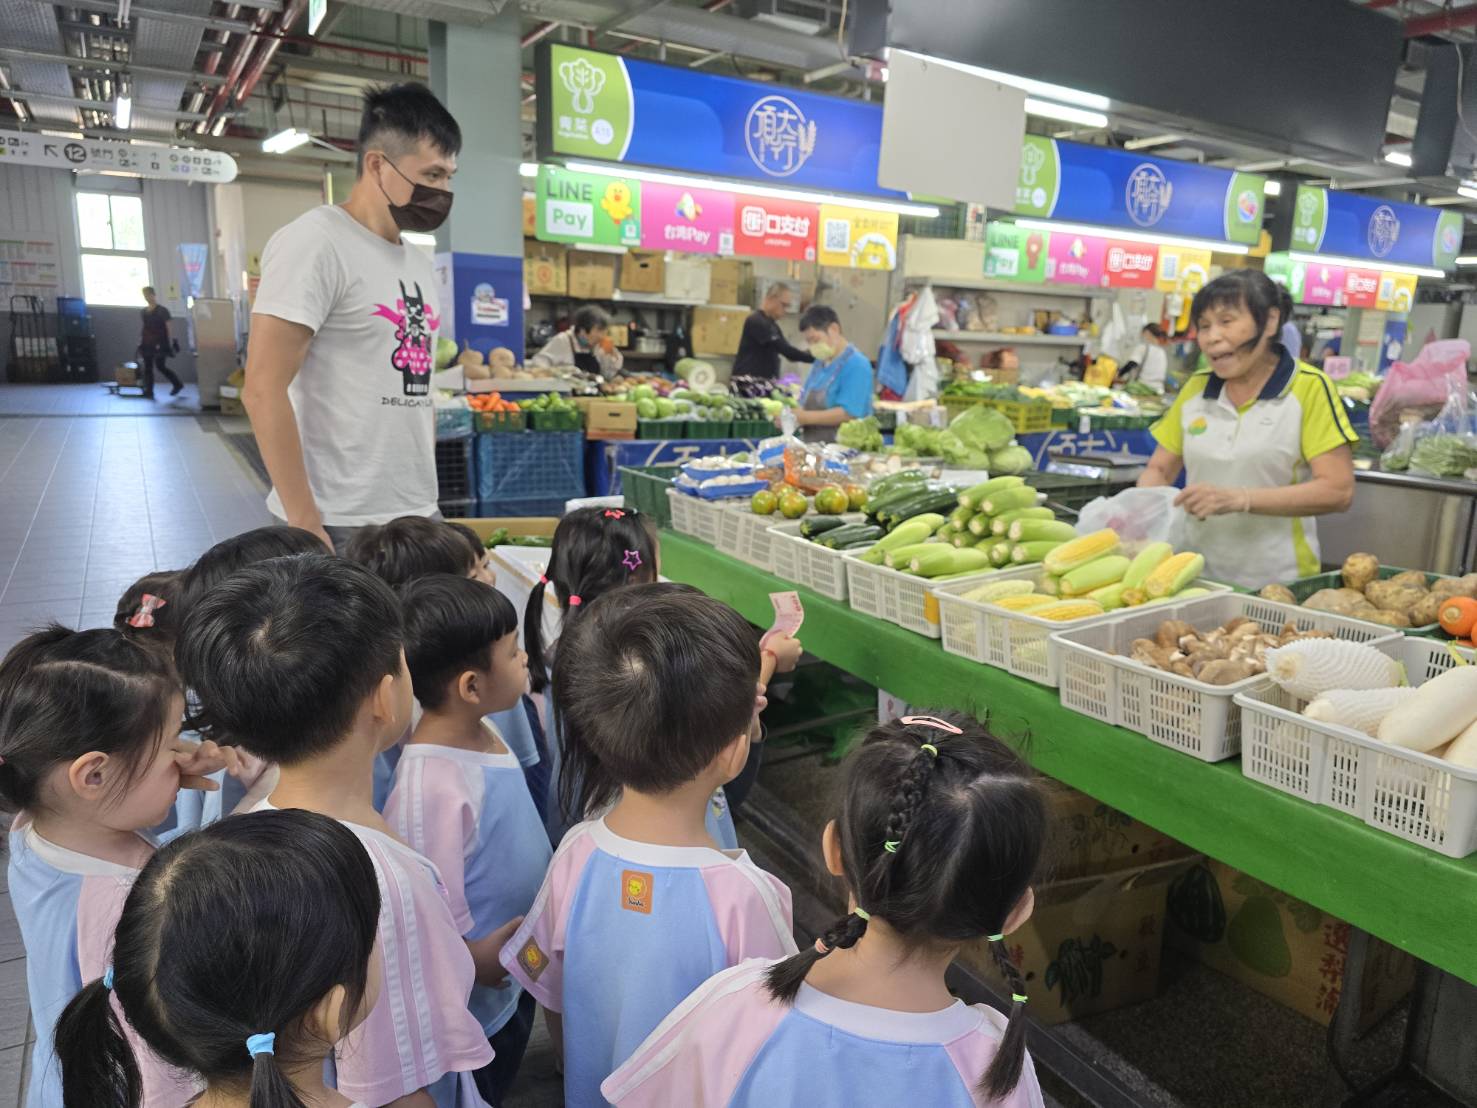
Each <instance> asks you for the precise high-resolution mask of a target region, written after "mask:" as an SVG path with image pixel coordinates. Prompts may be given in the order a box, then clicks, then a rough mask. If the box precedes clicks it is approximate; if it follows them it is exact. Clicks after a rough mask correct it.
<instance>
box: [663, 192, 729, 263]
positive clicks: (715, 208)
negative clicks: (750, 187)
mask: <svg viewBox="0 0 1477 1108" xmlns="http://www.w3.org/2000/svg"><path fill="white" fill-rule="evenodd" d="M733 201H734V196H733V193H731V192H719V191H717V190H716V189H695V188H684V187H682V186H681V185H660V184H654V183H652V182H651V181H647V182H645V183H644V184H643V185H642V188H641V248H642V249H643V250H680V251H682V252H684V253H687V254H732V253H733Z"/></svg>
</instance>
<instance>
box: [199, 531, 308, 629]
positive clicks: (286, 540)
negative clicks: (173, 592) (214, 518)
mask: <svg viewBox="0 0 1477 1108" xmlns="http://www.w3.org/2000/svg"><path fill="white" fill-rule="evenodd" d="M326 553H328V548H327V547H326V546H324V545H323V540H322V539H320V538H319V537H318V536H317V535H315V534H313V532H311V531H305V530H303V529H302V528H301V527H285V526H283V525H281V524H272V525H270V526H267V527H258V528H256V529H255V530H253V531H243V532H241V534H239V535H232V536H231V537H230V538H228V539H222V540H221V541H220V542H218V543H216V544H215V545H214V546H212V547H211V548H210V549H209V550H207V551H206V552H205V553H204V554H202V555H200V557H199V558H198V559H197V560H196V562H195V564H194V565H192V566H191V567H190V568H189V569H187V570H185V572H184V573H183V574H182V575H181V577H180V582H179V590H178V591H179V601H178V607H177V608H176V610H175V613H174V616H173V625H174V626H175V627H176V628H178V627H179V625H180V622H181V621H182V620H183V619H184V613H185V612H186V611H188V610H189V608H190V605H191V604H193V603H195V601H197V600H199V599H200V598H201V597H202V596H204V595H205V594H207V593H208V592H210V590H211V589H213V588H215V587H216V586H217V585H219V584H220V583H221V582H222V581H224V580H225V579H226V578H227V577H229V576H231V574H233V573H235V572H236V571H237V570H238V569H245V568H246V567H247V566H249V565H255V564H256V563H257V562H265V561H266V560H267V559H268V558H285V557H288V556H290V555H293V554H326Z"/></svg>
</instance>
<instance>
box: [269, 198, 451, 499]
mask: <svg viewBox="0 0 1477 1108" xmlns="http://www.w3.org/2000/svg"><path fill="white" fill-rule="evenodd" d="M252 311H253V312H254V313H256V314H259V315H271V316H276V317H277V318H279V319H285V320H287V321H288V322H290V323H300V324H302V325H303V326H304V327H310V328H312V330H313V341H312V342H311V343H310V344H309V346H308V353H307V356H306V357H305V358H304V359H303V367H302V369H301V371H300V372H299V373H298V375H297V377H296V378H294V379H293V382H292V385H291V386H290V387H289V388H288V396H289V397H290V398H291V400H292V408H293V411H294V412H295V413H296V414H297V425H298V432H299V434H300V435H301V437H302V444H303V464H304V466H305V467H306V469H307V472H308V485H309V487H310V488H311V489H312V490H313V498H314V499H315V500H316V501H317V502H318V509H319V511H320V512H321V513H322V514H323V522H324V523H325V524H329V525H331V526H337V527H358V526H362V525H363V524H367V523H385V522H387V521H389V520H392V519H394V518H395V517H397V516H403V515H418V516H428V515H431V514H432V513H433V512H435V511H436V445H435V444H436V413H435V408H434V407H433V400H432V396H431V362H432V358H433V354H434V349H435V341H436V333H437V332H438V331H439V330H440V327H441V316H440V311H439V307H438V305H437V303H436V287H435V283H434V277H433V274H432V270H431V259H430V258H429V257H428V256H427V255H426V254H425V252H424V251H422V250H420V249H418V248H417V247H414V246H409V245H405V244H403V243H400V244H397V243H390V242H386V241H385V240H384V239H382V238H380V237H379V236H378V235H376V234H375V233H374V232H372V231H370V230H369V229H368V228H367V227H365V226H363V225H362V224H361V223H359V222H358V221H357V220H355V219H354V217H353V216H351V215H349V213H348V212H346V211H344V210H343V209H342V208H338V207H334V206H331V205H327V204H325V205H323V206H322V207H318V208H314V209H313V210H312V211H310V212H306V213H304V214H303V215H301V216H299V217H298V218H297V219H295V220H293V221H292V222H291V223H289V224H288V225H287V226H285V227H283V228H282V229H281V230H279V231H278V232H277V233H276V234H275V235H273V236H272V238H271V240H270V241H269V242H268V243H267V248H266V250H265V251H264V252H263V254H262V280H261V287H260V290H259V291H258V292H257V297H256V305H255V307H254V308H253V309H252ZM267 508H268V510H269V511H271V512H272V514H273V515H275V516H277V517H279V518H286V515H287V513H286V511H285V510H284V509H283V507H282V500H281V498H280V497H278V495H277V490H276V489H273V490H272V492H271V494H270V495H269V496H268V497H267Z"/></svg>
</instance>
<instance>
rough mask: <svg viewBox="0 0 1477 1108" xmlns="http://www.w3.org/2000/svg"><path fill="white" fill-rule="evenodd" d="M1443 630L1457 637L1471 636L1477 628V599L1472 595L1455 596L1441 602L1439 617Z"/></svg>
mask: <svg viewBox="0 0 1477 1108" xmlns="http://www.w3.org/2000/svg"><path fill="white" fill-rule="evenodd" d="M1437 618H1438V619H1439V620H1440V621H1441V630H1443V631H1445V632H1446V633H1447V634H1448V635H1452V636H1454V637H1456V638H1459V639H1461V638H1471V636H1472V631H1473V629H1474V628H1477V600H1473V599H1472V598H1471V597H1470V596H1453V597H1451V598H1450V599H1448V600H1445V601H1443V602H1442V604H1441V611H1440V613H1439V614H1438V617H1437Z"/></svg>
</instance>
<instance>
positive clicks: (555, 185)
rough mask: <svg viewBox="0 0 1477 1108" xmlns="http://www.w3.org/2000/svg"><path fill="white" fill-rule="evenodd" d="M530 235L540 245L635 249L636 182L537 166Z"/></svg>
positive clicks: (637, 243)
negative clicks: (533, 228) (533, 236)
mask: <svg viewBox="0 0 1477 1108" xmlns="http://www.w3.org/2000/svg"><path fill="white" fill-rule="evenodd" d="M535 234H536V235H537V237H538V238H540V239H542V240H543V241H545V242H571V243H597V244H600V245H602V246H640V245H641V182H640V181H636V180H631V179H628V178H625V177H604V176H601V175H600V174H596V173H574V172H571V171H570V170H567V169H563V168H560V167H559V166H553V165H541V166H539V171H538V186H537V195H536V200H535Z"/></svg>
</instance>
